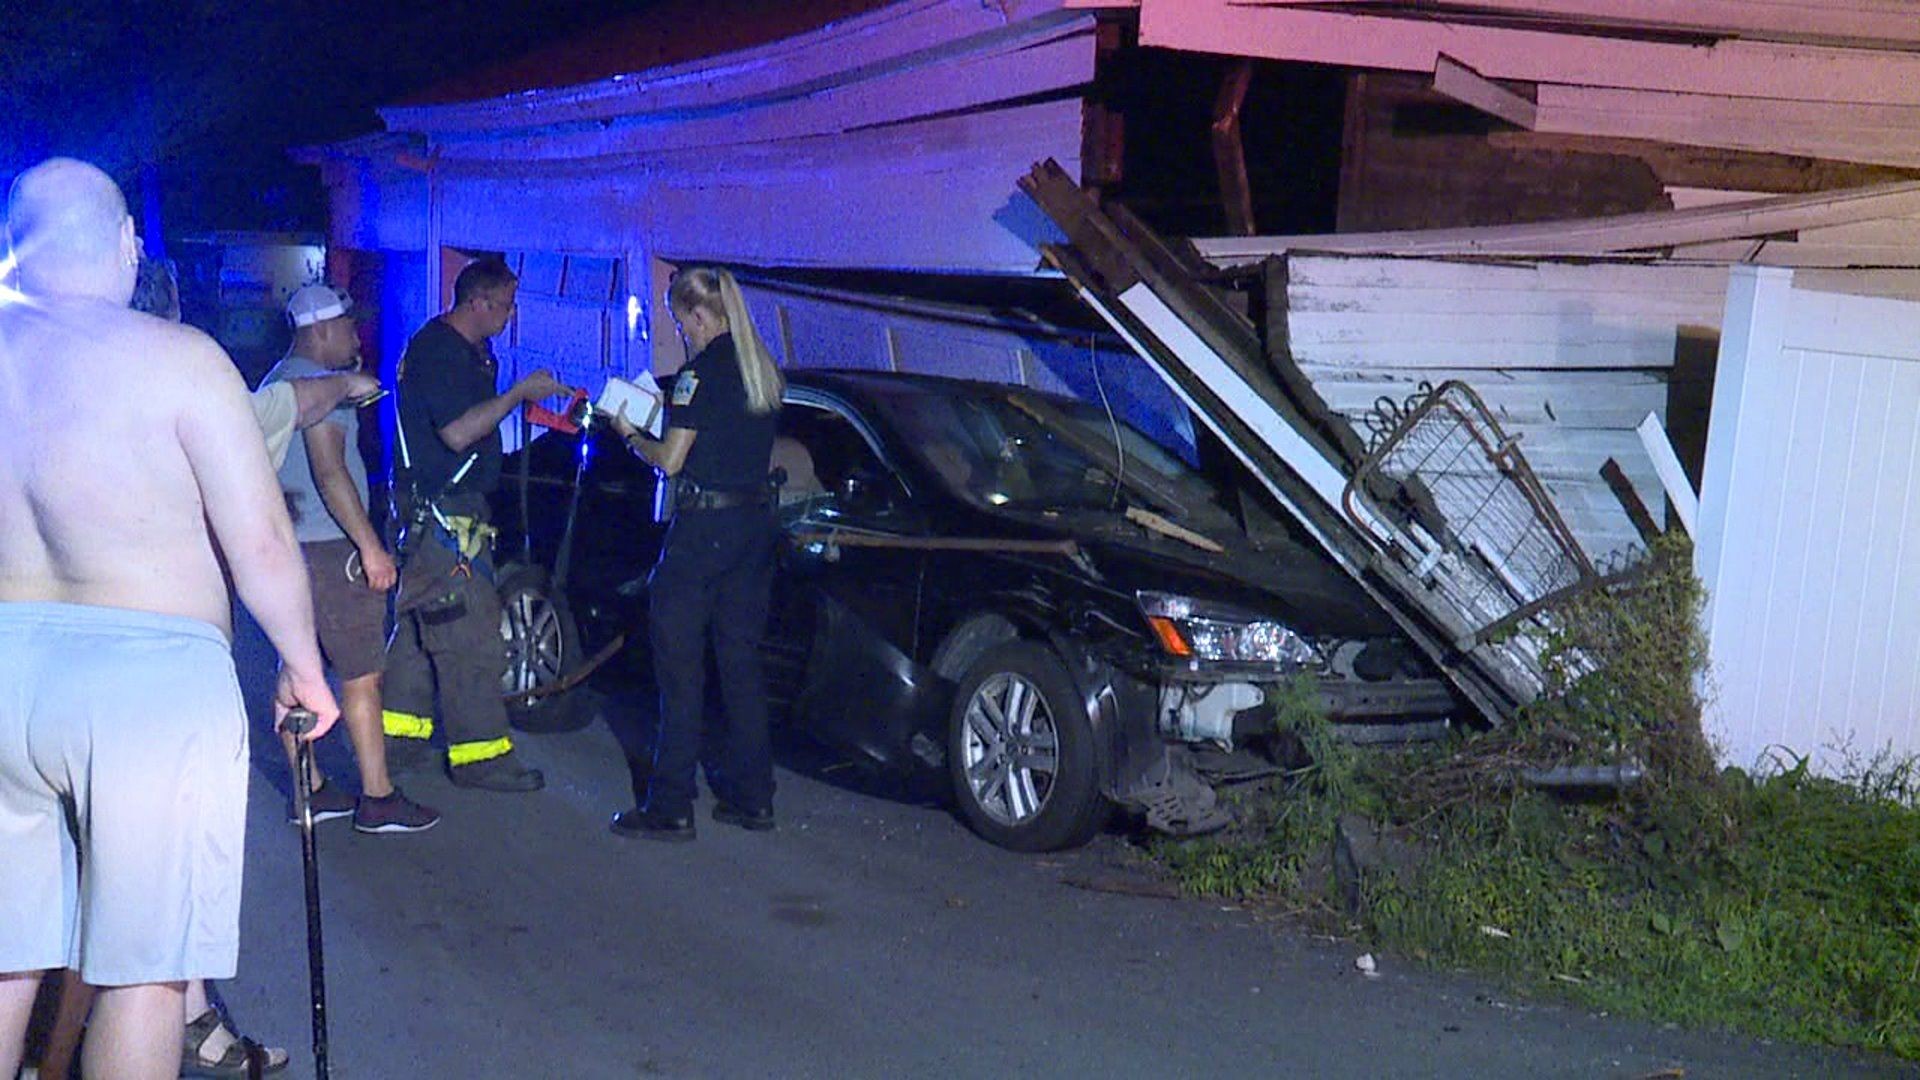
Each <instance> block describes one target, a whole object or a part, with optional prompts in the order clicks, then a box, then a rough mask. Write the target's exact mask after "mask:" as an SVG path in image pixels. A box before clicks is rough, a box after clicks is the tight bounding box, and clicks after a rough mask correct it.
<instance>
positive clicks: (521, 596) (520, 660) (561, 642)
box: [500, 589, 569, 694]
mask: <svg viewBox="0 0 1920 1080" xmlns="http://www.w3.org/2000/svg"><path fill="white" fill-rule="evenodd" d="M501 599H502V601H503V604H502V606H501V608H500V636H501V637H502V638H504V639H505V640H506V643H507V672H506V676H505V678H504V679H502V681H501V684H500V689H501V692H502V693H506V694H523V693H526V692H527V691H529V690H538V689H541V688H542V687H547V686H552V685H553V684H554V683H557V682H559V681H560V677H561V675H562V674H563V673H564V672H565V670H566V662H567V660H568V659H569V658H568V656H567V650H566V635H565V634H564V633H563V632H562V630H561V628H560V613H559V611H558V610H556V609H555V608H554V606H553V602H552V601H551V600H549V599H548V598H547V595H546V593H544V592H539V591H536V590H533V589H522V590H519V591H518V592H516V593H514V594H513V595H511V596H506V597H502V598H501Z"/></svg>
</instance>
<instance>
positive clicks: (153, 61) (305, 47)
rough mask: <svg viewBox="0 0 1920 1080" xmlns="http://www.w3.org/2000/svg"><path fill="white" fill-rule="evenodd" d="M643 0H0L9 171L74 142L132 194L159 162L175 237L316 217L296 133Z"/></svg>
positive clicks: (72, 147) (338, 126)
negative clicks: (292, 153) (295, 156)
mask: <svg viewBox="0 0 1920 1080" xmlns="http://www.w3.org/2000/svg"><path fill="white" fill-rule="evenodd" d="M647 6H649V5H648V0H624V2H623V0H544V2H543V0H489V2H476V0H412V2H407V0H402V2H401V3H397V4H396V3H391V2H375V0H318V2H308V3H293V2H288V0H251V2H245V0H172V2H165V0H160V2H156V0H132V2H129V0H65V2H56V0H25V2H24V3H22V2H19V0H0V117H4V119H0V180H4V179H5V178H8V177H11V176H12V174H14V173H15V172H17V171H19V170H20V169H21V168H24V167H25V166H27V165H30V164H32V163H33V162H35V161H37V160H39V159H41V158H43V157H47V156H49V155H52V154H66V155H70V156H73V157H79V158H82V159H85V160H89V161H92V162H95V163H96V164H99V165H100V166H101V167H103V168H105V169H106V170H107V171H108V172H110V173H112V174H114V176H115V177H116V178H117V179H119V180H120V181H121V183H122V185H123V186H125V187H126V188H127V194H128V197H129V199H130V200H133V201H137V200H138V199H139V192H138V190H137V177H138V170H139V167H140V166H141V164H142V163H155V164H157V165H158V175H159V190H160V191H161V192H162V194H163V203H162V218H163V221H164V223H165V227H166V231H167V233H168V234H169V235H172V236H178V235H180V234H183V233H186V232H192V231H198V230H203V229H214V228H253V229H259V228H264V229H313V230H317V229H319V228H320V227H321V226H322V225H323V224H324V220H323V214H324V209H323V204H322V202H321V198H320V187H319V181H318V177H317V174H316V173H315V172H314V171H313V170H311V169H308V168H305V167H302V166H297V165H294V164H293V163H291V162H290V161H288V159H287V157H286V149H287V148H288V147H290V146H298V145H304V144H310V143H318V142H327V141H331V140H335V139H341V138H347V137H350V136H354V135H360V134H365V133H368V132H372V131H377V130H380V121H379V118H378V117H377V116H376V115H375V113H374V111H373V110H374V107H375V106H378V105H384V104H389V103H392V102H394V101H396V100H398V99H400V98H403V97H405V96H407V95H408V94H412V93H416V92H418V91H420V90H423V89H425V88H426V87H429V86H432V85H434V84H435V83H437V82H439V81H441V80H443V79H446V78H448V77H450V76H452V75H456V74H459V73H461V72H465V71H468V70H471V69H472V68H474V67H475V66H479V65H486V64H491V63H496V62H499V61H502V60H505V59H508V58H511V57H514V56H517V55H519V54H521V53H523V52H526V51H527V50H529V49H531V48H535V47H537V46H539V45H542V44H546V43H549V42H553V41H556V40H559V39H563V38H567V37H571V36H574V35H576V34H579V33H580V32H582V31H583V30H587V29H590V28H592V27H594V26H597V25H599V24H601V23H603V22H605V21H607V20H608V19H611V18H615V17H617V16H619V15H621V14H624V13H627V12H632V11H635V10H638V9H642V8H645V7H647Z"/></svg>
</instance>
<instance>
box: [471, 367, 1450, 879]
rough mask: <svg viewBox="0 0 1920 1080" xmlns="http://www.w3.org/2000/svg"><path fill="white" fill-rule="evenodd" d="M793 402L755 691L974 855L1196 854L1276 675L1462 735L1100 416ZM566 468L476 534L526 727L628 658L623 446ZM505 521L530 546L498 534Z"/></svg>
mask: <svg viewBox="0 0 1920 1080" xmlns="http://www.w3.org/2000/svg"><path fill="white" fill-rule="evenodd" d="M789 377H790V382H789V386H788V390H787V395H786V407H785V408H784V409H782V410H781V413H780V421H779V423H780V433H779V438H778V440H777V442H776V445H775V451H774V471H773V477H772V481H773V482H775V483H777V505H778V514H779V519H780V523H781V527H782V529H783V530H784V534H785V539H786V543H785V544H783V545H782V549H781V555H780V559H781V561H780V565H779V568H778V570H777V571H776V574H775V582H774V601H773V617H772V623H771V626H770V629H769V634H768V640H767V642H766V645H765V648H766V652H767V655H768V658H769V676H770V681H771V683H772V684H773V687H774V689H775V691H776V693H777V695H778V696H779V697H780V698H781V699H782V700H783V701H784V703H785V704H786V705H787V708H786V710H785V715H786V716H787V717H788V720H789V722H790V723H793V724H795V725H798V726H799V727H801V728H802V729H804V730H805V731H806V732H807V733H808V734H810V735H811V736H813V737H814V738H816V739H818V740H820V741H822V742H824V743H826V744H828V745H831V746H834V747H836V748H839V749H842V750H845V751H848V752H852V753H855V754H858V755H860V756H862V757H864V758H867V759H870V760H871V761H873V762H875V763H878V764H880V765H882V766H886V767H890V768H894V769H899V770H928V771H937V772H941V773H944V775H945V777H946V778H947V783H948V786H949V787H950V789H951V791H952V795H953V798H954V800H955V802H956V804H957V806H958V808H959V811H960V813H961V815H962V816H963V817H964V818H965V820H966V821H967V823H968V824H969V825H970V826H971V827H972V828H973V829H974V830H975V831H976V832H978V833H979V834H980V835H981V836H983V837H985V838H986V839H988V840H990V841H992V842H993V843H996V844H999V845H1001V846H1004V847H1008V848H1012V849H1016V850H1022V851H1040V850H1051V849H1057V848H1063V847H1071V846H1074V845H1077V844H1081V843H1084V842H1085V841H1086V840H1087V839H1089V838H1090V837H1091V836H1092V835H1093V834H1094V833H1095V832H1096V831H1098V830H1099V829H1100V828H1101V827H1102V825H1103V824H1104V823H1105V822H1106V821H1107V820H1108V818H1109V816H1110V815H1111V813H1112V811H1113V810H1114V808H1115V807H1116V806H1118V807H1121V808H1125V809H1127V810H1129V811H1131V812H1133V813H1134V814H1136V815H1137V816H1138V817H1140V818H1141V819H1143V820H1144V821H1145V823H1146V824H1148V825H1149V826H1151V827H1153V828H1155V829H1158V830H1161V831H1164V832H1169V833H1175V834H1190V833H1198V832H1205V831H1207V830H1210V829H1213V828H1218V827H1219V826H1221V825H1223V824H1225V823H1227V822H1228V821H1229V820H1230V818H1229V816H1228V814H1227V812H1226V810H1225V808H1224V807H1223V806H1222V805H1221V804H1220V803H1219V801H1218V799H1217V797H1216V794H1215V784H1217V783H1221V782H1225V781H1228V780H1231V779H1235V778H1244V777H1248V776H1255V775H1262V774H1265V773H1270V772H1272V771H1273V764H1272V760H1271V758H1270V757H1269V756H1267V755H1266V754H1265V753H1263V751H1265V750H1267V749H1269V747H1268V743H1269V741H1270V740H1271V739H1272V737H1273V736H1274V734H1275V723H1274V702H1275V699H1276V695H1277V694H1279V693H1280V692H1282V688H1283V687H1285V686H1286V685H1288V684H1289V682H1290V680H1292V679H1294V678H1295V677H1296V676H1302V675H1304V676H1306V677H1308V678H1309V679H1311V680H1312V682H1310V683H1309V684H1308V685H1309V686H1310V687H1312V688H1313V689H1315V690H1317V694H1318V697H1319V701H1320V704H1321V705H1322V706H1323V707H1324V708H1325V709H1326V710H1327V712H1328V713H1329V714H1330V715H1331V716H1332V717H1333V718H1334V719H1335V720H1336V721H1342V722H1347V723H1366V722H1377V721H1389V720H1390V721H1393V722H1395V723H1406V722H1412V721H1421V720H1427V721H1437V720H1443V719H1444V718H1445V717H1447V716H1448V715H1450V714H1451V713H1453V712H1454V711H1455V710H1456V709H1457V705H1456V703H1455V701H1454V700H1453V698H1452V697H1451V696H1450V694H1449V692H1448V690H1447V689H1446V687H1445V686H1444V684H1443V683H1442V682H1440V681H1439V680H1438V679H1437V678H1435V677H1434V675H1433V673H1432V671H1431V669H1430V667H1429V666H1428V663H1427V661H1426V660H1425V659H1424V658H1423V657H1421V656H1420V655H1419V654H1418V653H1417V652H1416V651H1415V650H1414V649H1413V648H1412V647H1411V645H1410V644H1408V643H1407V642H1406V641H1405V640H1404V639H1403V638H1402V637H1401V636H1400V635H1399V633H1398V632H1397V630H1396V629H1395V627H1394V625H1393V623H1392V621H1391V620H1390V619H1389V618H1388V617H1387V616H1386V615H1385V614H1384V613H1382V612H1381V611H1380V610H1379V609H1378V608H1377V607H1376V606H1375V605H1374V604H1373V603H1372V602H1371V601H1370V600H1369V599H1368V598H1367V597H1366V596H1365V595H1364V594H1363V593H1362V592H1361V591H1360V590H1359V589H1358V588H1357V587H1356V586H1354V585H1353V584H1352V583H1351V582H1350V581H1349V580H1348V579H1347V578H1346V577H1345V576H1344V575H1342V574H1341V573H1340V572H1339V571H1338V570H1337V569H1336V568H1335V567H1334V566H1332V565H1331V564H1330V563H1328V562H1327V560H1326V559H1325V558H1324V557H1323V556H1321V555H1319V554H1318V553H1316V552H1315V551H1313V550H1311V549H1309V548H1308V547H1306V546H1305V545H1303V544H1301V543H1299V542H1298V541H1296V540H1295V539H1294V538H1292V537H1291V536H1290V535H1288V534H1287V533H1286V531H1285V530H1284V528H1282V527H1280V526H1279V525H1278V523H1277V521H1276V520H1274V519H1273V518H1272V517H1264V518H1263V517H1261V516H1260V514H1259V512H1258V509H1257V508H1255V507H1252V506H1251V505H1249V502H1248V500H1249V499H1251V498H1252V496H1250V495H1243V494H1234V493H1229V492H1226V491H1223V490H1222V489H1221V488H1220V487H1218V486H1216V485H1215V484H1213V483H1211V482H1210V481H1209V480H1207V479H1206V478H1204V477H1203V476H1202V475H1201V474H1200V473H1198V472H1197V471H1196V470H1195V469H1193V468H1192V467H1190V466H1189V465H1188V464H1187V463H1186V462H1185V461H1183V460H1182V459H1181V458H1180V457H1179V456H1177V455H1176V454H1174V453H1171V452H1169V451H1168V450H1166V449H1165V448H1163V447H1161V446H1159V445H1157V444H1155V443H1154V442H1153V441H1151V440H1149V439H1148V438H1147V437H1145V436H1144V435H1142V434H1141V433H1139V432H1138V431H1136V430H1134V429H1133V428H1131V427H1128V426H1127V425H1126V424H1125V423H1123V422H1121V421H1119V420H1117V419H1116V418H1114V417H1113V416H1112V415H1110V414H1109V413H1107V412H1106V411H1103V410H1102V409H1101V408H1099V407H1098V406H1092V405H1088V404H1086V403H1083V402H1077V401H1073V400H1069V399H1065V398H1060V397H1055V396H1052V395H1047V394H1043V393H1039V392H1036V391H1032V390H1029V389H1025V388H1020V387H1010V386H1005V385H999V384H986V383H975V382H966V381H961V380H953V379H941V378H935V377H928V376H910V375H900V374H890V373H876V372H833V371H815V370H803V371H795V372H791V373H790V376H789ZM580 442H583V443H584V445H582V444H580ZM580 442H576V440H575V439H572V438H567V437H562V436H558V435H548V436H544V437H542V438H541V439H539V440H536V441H535V442H534V443H533V444H532V447H531V450H530V454H529V456H528V458H527V460H526V461H525V462H524V463H513V464H510V465H509V469H508V477H509V482H508V483H507V484H506V485H504V491H503V497H504V498H506V499H512V498H513V497H514V496H515V495H516V494H517V493H516V486H515V485H514V484H513V483H512V482H511V478H512V477H513V476H514V470H515V469H516V468H519V469H521V470H522V473H523V476H524V479H525V482H524V483H523V484H522V485H520V490H521V491H524V492H525V499H524V501H523V503H522V505H520V506H511V507H502V508H501V512H500V514H499V516H498V517H497V520H500V521H502V522H503V523H504V524H506V525H507V526H508V535H507V536H506V537H505V539H506V545H505V550H506V551H507V552H509V553H511V552H512V550H513V548H514V546H515V545H518V546H519V547H520V548H521V550H522V551H523V552H524V553H525V557H524V559H523V562H524V563H525V564H526V565H523V566H520V567H517V568H510V569H509V570H508V571H507V572H505V573H504V574H503V578H502V593H503V597H502V599H503V606H504V608H505V611H506V616H505V618H504V619H503V624H502V632H503V634H504V635H505V636H506V638H507V641H508V646H509V653H510V656H511V657H512V663H511V664H510V668H509V672H508V679H507V686H506V690H507V691H508V692H509V693H522V694H526V695H527V697H526V698H525V702H524V704H525V706H526V708H524V709H522V710H520V715H521V717H522V722H523V723H537V722H539V721H538V719H537V717H538V714H539V712H540V710H543V709H544V710H559V709H561V708H563V707H564V705H563V703H562V702H560V701H559V700H557V696H556V695H552V694H543V692H542V689H541V688H542V687H543V686H547V685H550V684H551V683H552V682H553V680H556V679H562V678H565V673H566V672H567V671H568V670H570V669H573V668H577V667H578V666H579V665H580V664H581V662H582V658H583V657H584V656H585V655H586V654H588V653H589V652H592V651H601V652H605V651H607V650H606V648H605V645H606V643H608V642H610V641H613V640H615V635H617V634H621V633H625V637H626V640H627V641H630V642H642V641H643V639H644V637H645V635H644V633H634V632H632V631H634V630H635V629H636V628H638V627H643V626H644V625H645V624H644V618H645V597H644V590H645V575H646V571H647V568H648V567H649V566H650V565H651V563H652V559H653V556H654V554H655V552H656V551H657V550H658V534H657V531H656V530H655V527H654V526H652V525H650V524H648V523H647V522H648V516H647V507H648V506H649V505H650V501H651V495H652V479H651V474H650V473H649V472H648V471H647V470H646V468H645V467H644V466H643V465H642V464H641V463H640V462H638V461H637V460H635V459H633V458H632V457H631V455H629V454H628V453H627V452H626V451H625V450H624V449H623V448H621V447H619V446H618V444H617V440H611V439H609V438H608V437H606V436H605V435H599V436H596V435H594V434H588V435H584V436H581V437H580ZM576 480H577V487H575V486H573V485H574V483H575V481H576ZM569 501H573V502H574V503H575V505H574V507H573V509H574V513H571V514H569V513H568V512H567V511H568V506H567V504H568V502H569ZM516 520H518V521H522V522H526V523H538V524H536V525H534V527H532V528H529V529H527V530H526V533H525V534H523V535H514V530H513V528H512V527H513V525H514V523H515V521H516ZM568 522H570V523H571V524H564V523H568ZM1261 522H1264V525H1265V527H1258V525H1259V523H1261ZM503 558H506V557H505V556H503ZM574 613H578V614H579V616H580V627H579V629H578V630H577V631H576V628H575V626H574V624H573V623H574V620H573V615H574ZM583 634H584V640H582V635H583ZM635 647H636V648H643V647H644V645H643V644H641V645H637V646H635Z"/></svg>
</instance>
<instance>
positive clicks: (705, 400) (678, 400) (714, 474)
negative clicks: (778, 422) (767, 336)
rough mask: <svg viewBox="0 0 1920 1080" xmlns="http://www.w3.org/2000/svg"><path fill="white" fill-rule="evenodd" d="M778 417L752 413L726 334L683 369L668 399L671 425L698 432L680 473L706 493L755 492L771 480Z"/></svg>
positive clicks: (730, 339) (731, 339) (669, 422)
mask: <svg viewBox="0 0 1920 1080" xmlns="http://www.w3.org/2000/svg"><path fill="white" fill-rule="evenodd" d="M774 416H775V414H774V413H767V414H766V415H765V416H755V415H754V414H753V413H750V412H748V411H747V388H746V385H745V384H744V383H742V382H741V380H740V361H739V358H738V357H737V356H736V355H735V353H734V349H733V336H732V335H731V334H721V335H720V336H719V337H716V338H714V339H713V340H712V341H710V342H708V343H707V347H706V348H704V349H702V350H700V355H698V356H696V357H694V358H693V362H692V363H690V364H688V365H687V366H686V367H684V368H681V369H680V374H679V375H678V376H677V377H676V378H675V379H674V382H673V390H672V392H671V393H670V394H668V397H667V427H669V428H686V429H688V430H689V431H693V432H696V433H698V437H697V438H695V439H694V440H693V445H692V446H691V447H689V448H688V450H687V460H686V463H685V464H684V465H683V466H682V467H681V470H680V472H681V475H683V476H686V477H688V478H690V479H692V480H693V482H694V483H696V484H698V485H699V486H700V487H701V489H702V490H707V491H751V490H753V489H754V488H757V487H761V486H763V485H765V484H766V482H767V471H768V469H769V468H770V467H771V465H770V463H771V462H772V460H773V435H774V427H775V421H774Z"/></svg>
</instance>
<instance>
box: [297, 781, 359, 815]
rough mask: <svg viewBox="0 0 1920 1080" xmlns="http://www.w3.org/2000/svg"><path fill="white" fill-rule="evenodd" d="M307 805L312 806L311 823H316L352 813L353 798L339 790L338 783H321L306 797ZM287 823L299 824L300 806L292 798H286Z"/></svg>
mask: <svg viewBox="0 0 1920 1080" xmlns="http://www.w3.org/2000/svg"><path fill="white" fill-rule="evenodd" d="M308 805H309V806H311V807H312V808H313V823H314V824H315V825H318V824H320V823H321V822H323V821H332V820H333V819H334V818H343V817H346V816H347V815H349V814H351V813H353V810H354V798H353V796H351V795H349V794H347V793H346V792H344V791H342V790H340V785H338V784H323V785H321V787H320V789H319V790H318V791H315V792H314V793H313V795H312V796H311V798H309V799H308ZM287 824H289V825H298V824H300V808H299V806H297V805H295V803H294V800H292V799H288V800H287Z"/></svg>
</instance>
